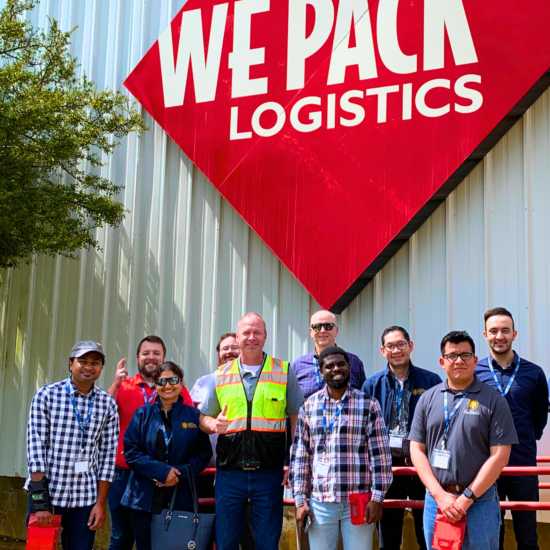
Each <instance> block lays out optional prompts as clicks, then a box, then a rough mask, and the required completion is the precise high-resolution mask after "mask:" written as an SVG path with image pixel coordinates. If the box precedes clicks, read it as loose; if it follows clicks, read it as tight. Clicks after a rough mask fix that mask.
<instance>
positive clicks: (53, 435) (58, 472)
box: [25, 341, 119, 550]
mask: <svg viewBox="0 0 550 550" xmlns="http://www.w3.org/2000/svg"><path fill="white" fill-rule="evenodd" d="M104 364H105V353H104V352H103V348H102V347H101V345H100V344H97V343H96V342H90V341H85V342H79V343H78V344H76V345H75V346H74V348H73V349H72V351H71V354H70V358H69V370H70V372H71V375H70V376H69V378H67V379H66V380H62V381H61V382H56V383H54V384H48V385H47V386H44V387H42V388H40V389H39V390H38V391H37V392H36V394H35V396H34V398H33V400H32V403H31V411H30V416H29V422H28V425H27V464H28V468H29V477H28V479H27V482H26V483H25V489H27V491H29V493H30V498H29V512H31V513H36V518H37V521H38V523H39V524H40V525H44V526H45V525H47V524H49V523H50V522H51V520H52V514H56V515H60V516H61V526H62V529H63V531H62V533H61V543H62V546H63V549H64V550H92V548H93V544H94V539H95V533H96V531H97V530H98V529H101V527H103V524H104V522H105V508H106V501H107V493H108V491H109V486H110V485H111V481H112V480H113V477H114V471H115V456H116V449H117V441H118V430H119V426H118V414H117V406H116V402H115V400H114V399H113V398H112V397H111V396H110V395H109V394H108V393H107V392H106V391H104V390H102V389H100V388H98V387H97V386H95V381H96V380H97V379H98V378H99V376H100V374H101V371H102V369H103V365H104Z"/></svg>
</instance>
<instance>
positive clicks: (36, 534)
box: [25, 514, 61, 550]
mask: <svg viewBox="0 0 550 550" xmlns="http://www.w3.org/2000/svg"><path fill="white" fill-rule="evenodd" d="M60 530H61V516H52V522H51V523H50V524H49V526H48V527H43V526H41V525H38V523H37V521H36V515H35V514H31V517H30V519H29V529H28V532H27V545H26V546H25V550H56V548H57V543H58V541H59V532H60Z"/></svg>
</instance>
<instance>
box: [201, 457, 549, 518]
mask: <svg viewBox="0 0 550 550" xmlns="http://www.w3.org/2000/svg"><path fill="white" fill-rule="evenodd" d="M537 463H538V464H546V463H550V456H538V457H537ZM285 469H286V468H285ZM392 471H393V475H394V476H415V475H417V473H416V468H414V467H412V466H396V467H393V468H392ZM215 474H216V468H206V469H205V470H204V471H203V472H202V473H201V474H200V475H201V476H213V475H215ZM501 475H503V476H537V475H539V476H543V475H550V465H549V466H521V467H520V466H507V467H506V468H504V469H503V470H502V473H501ZM539 489H550V483H539ZM214 503H215V499H213V498H200V499H199V504H201V505H203V506H213V505H214ZM283 504H284V505H285V506H294V499H293V498H287V499H284V501H283ZM384 508H410V509H421V508H424V501H423V500H392V499H389V500H384ZM500 508H501V510H522V511H528V510H530V511H534V510H548V511H550V502H514V501H509V500H505V501H501V503H500Z"/></svg>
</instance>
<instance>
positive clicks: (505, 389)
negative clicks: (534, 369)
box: [487, 356, 520, 397]
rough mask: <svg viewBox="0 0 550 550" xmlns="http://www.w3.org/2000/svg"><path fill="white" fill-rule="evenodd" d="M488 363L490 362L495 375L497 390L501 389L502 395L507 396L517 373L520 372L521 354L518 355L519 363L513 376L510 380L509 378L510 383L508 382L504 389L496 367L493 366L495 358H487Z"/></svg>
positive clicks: (492, 372)
mask: <svg viewBox="0 0 550 550" xmlns="http://www.w3.org/2000/svg"><path fill="white" fill-rule="evenodd" d="M487 363H488V364H489V368H490V369H491V374H492V375H493V379H494V381H495V384H496V385H497V390H498V391H499V393H500V395H502V397H506V395H507V394H508V392H509V391H510V388H511V387H512V384H513V383H514V380H515V379H516V374H517V373H518V370H519V363H520V358H519V356H518V364H517V365H516V368H515V369H514V374H512V377H511V378H510V380H508V384H506V388H504V390H503V389H502V385H501V383H500V382H499V381H498V378H497V374H496V372H495V369H494V368H493V360H492V358H491V357H489V358H488V359H487Z"/></svg>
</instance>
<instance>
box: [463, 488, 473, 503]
mask: <svg viewBox="0 0 550 550" xmlns="http://www.w3.org/2000/svg"><path fill="white" fill-rule="evenodd" d="M462 494H463V495H464V496H465V497H466V498H469V499H470V500H473V501H474V502H475V501H476V500H477V497H476V496H475V495H474V492H473V491H472V490H471V489H470V488H469V487H466V489H464V492H463V493H462Z"/></svg>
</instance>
